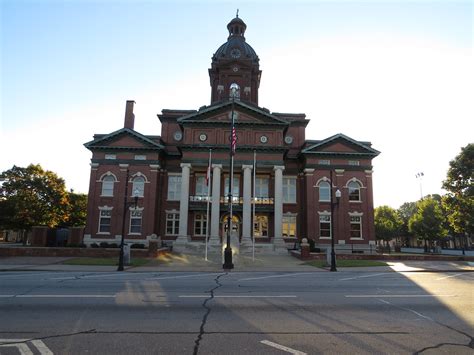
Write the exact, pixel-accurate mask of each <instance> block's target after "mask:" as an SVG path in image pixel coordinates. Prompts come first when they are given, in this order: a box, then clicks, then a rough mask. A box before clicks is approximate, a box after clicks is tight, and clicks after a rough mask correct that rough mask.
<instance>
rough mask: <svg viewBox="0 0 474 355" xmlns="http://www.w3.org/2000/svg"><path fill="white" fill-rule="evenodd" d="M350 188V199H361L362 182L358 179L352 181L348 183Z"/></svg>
mask: <svg viewBox="0 0 474 355" xmlns="http://www.w3.org/2000/svg"><path fill="white" fill-rule="evenodd" d="M347 187H348V189H349V201H360V184H359V183H358V182H357V181H351V182H350V183H348V184H347Z"/></svg>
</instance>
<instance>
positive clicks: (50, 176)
mask: <svg viewBox="0 0 474 355" xmlns="http://www.w3.org/2000/svg"><path fill="white" fill-rule="evenodd" d="M0 177H1V179H2V180H3V184H2V186H1V187H0V227H1V228H3V229H15V230H19V229H26V230H28V229H30V228H31V227H32V226H35V225H44V226H49V227H55V226H57V225H59V224H60V223H62V222H64V221H65V220H67V218H68V209H69V199H68V194H67V192H66V188H65V183H64V180H63V179H61V178H60V177H58V176H57V175H56V174H55V173H53V172H51V171H48V170H43V168H42V167H41V166H40V165H33V164H30V165H29V166H28V167H26V168H22V167H18V166H13V168H11V169H10V170H6V171H4V172H3V173H2V174H1V175H0Z"/></svg>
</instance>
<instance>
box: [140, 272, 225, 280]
mask: <svg viewBox="0 0 474 355" xmlns="http://www.w3.org/2000/svg"><path fill="white" fill-rule="evenodd" d="M220 274H221V273H212V274H192V275H179V276H163V277H150V278H147V279H145V280H168V279H184V278H187V277H201V276H214V275H220Z"/></svg>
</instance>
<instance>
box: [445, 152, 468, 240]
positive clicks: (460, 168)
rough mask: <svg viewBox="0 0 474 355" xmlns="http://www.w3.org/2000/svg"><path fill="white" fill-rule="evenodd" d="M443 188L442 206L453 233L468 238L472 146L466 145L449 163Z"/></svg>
mask: <svg viewBox="0 0 474 355" xmlns="http://www.w3.org/2000/svg"><path fill="white" fill-rule="evenodd" d="M443 188H444V189H446V191H447V194H446V195H445V196H443V206H444V208H445V209H446V212H447V215H448V221H449V224H450V225H451V227H452V228H453V230H454V232H456V233H457V234H458V235H461V236H468V237H469V238H470V237H471V236H472V235H473V234H474V144H472V143H471V144H468V145H467V146H466V147H464V148H462V149H461V152H460V153H459V154H458V155H457V156H456V157H455V158H454V160H452V161H451V162H450V163H449V170H448V173H447V177H446V180H445V181H443Z"/></svg>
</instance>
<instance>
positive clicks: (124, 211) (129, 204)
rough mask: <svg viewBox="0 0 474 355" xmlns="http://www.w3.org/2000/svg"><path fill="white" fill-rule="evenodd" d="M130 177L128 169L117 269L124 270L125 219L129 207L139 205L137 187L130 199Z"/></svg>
mask: <svg viewBox="0 0 474 355" xmlns="http://www.w3.org/2000/svg"><path fill="white" fill-rule="evenodd" d="M128 179H129V171H128V169H127V177H126V179H125V195H124V197H123V215H122V237H121V240H120V254H119V264H118V268H117V271H123V264H124V262H123V258H124V250H123V248H124V244H125V219H126V218H127V207H128V206H132V205H133V206H134V207H135V208H136V207H137V205H138V194H139V191H138V189H135V191H134V192H133V202H129V201H128V196H127V194H128Z"/></svg>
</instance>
